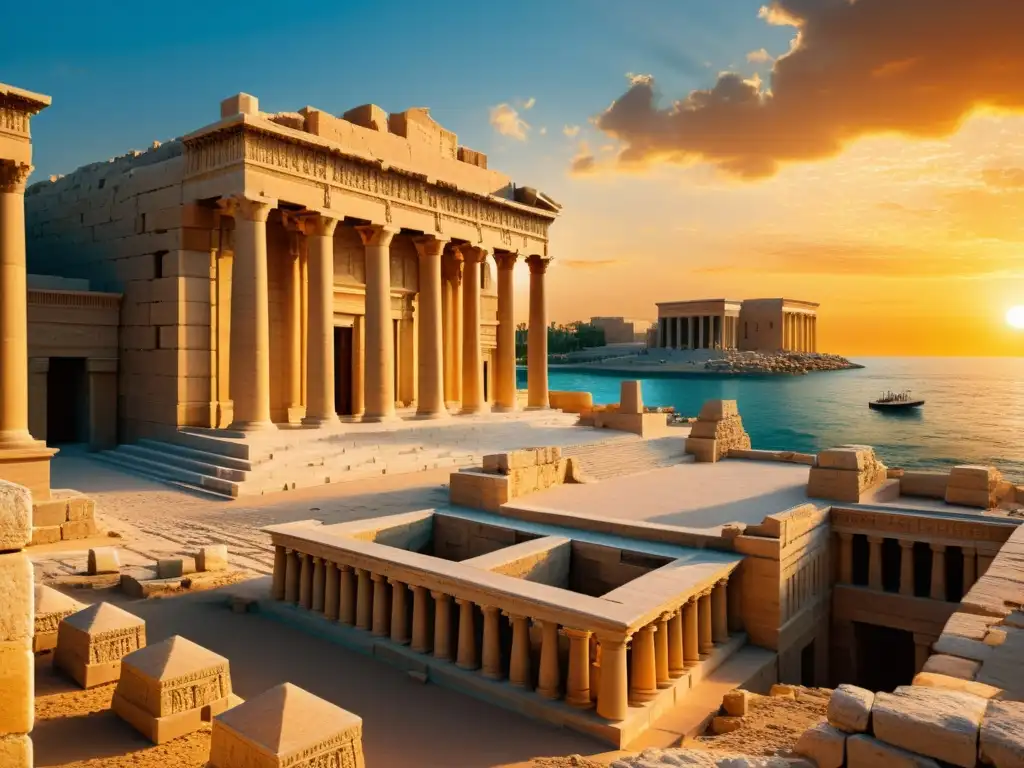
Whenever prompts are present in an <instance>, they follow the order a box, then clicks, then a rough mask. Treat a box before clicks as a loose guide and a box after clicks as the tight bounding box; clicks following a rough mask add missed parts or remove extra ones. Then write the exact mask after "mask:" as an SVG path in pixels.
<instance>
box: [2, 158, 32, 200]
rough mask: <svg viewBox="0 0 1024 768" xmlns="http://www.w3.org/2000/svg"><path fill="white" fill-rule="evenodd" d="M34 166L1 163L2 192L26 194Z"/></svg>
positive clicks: (7, 162)
mask: <svg viewBox="0 0 1024 768" xmlns="http://www.w3.org/2000/svg"><path fill="white" fill-rule="evenodd" d="M31 173H32V166H31V165H25V164H23V163H14V162H9V161H2V162H0V192H5V193H21V194H24V193H25V185H26V184H27V183H28V177H29V174H31Z"/></svg>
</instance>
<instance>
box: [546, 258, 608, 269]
mask: <svg viewBox="0 0 1024 768" xmlns="http://www.w3.org/2000/svg"><path fill="white" fill-rule="evenodd" d="M621 263H622V262H621V260H619V259H559V260H558V264H559V265H560V266H563V267H568V268H569V269H602V268H604V267H614V266H616V265H617V264H621Z"/></svg>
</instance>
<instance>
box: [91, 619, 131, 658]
mask: <svg viewBox="0 0 1024 768" xmlns="http://www.w3.org/2000/svg"><path fill="white" fill-rule="evenodd" d="M141 632H142V628H141V627H130V628H128V629H121V630H117V631H115V632H104V633H103V634H102V635H100V636H98V637H93V638H92V643H91V644H90V645H89V663H90V664H103V663H105V662H108V661H118V660H120V659H122V658H124V657H125V656H127V655H128V654H129V653H131V652H132V651H137V650H139V648H140V645H139V640H140V637H141Z"/></svg>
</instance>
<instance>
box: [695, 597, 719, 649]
mask: <svg viewBox="0 0 1024 768" xmlns="http://www.w3.org/2000/svg"><path fill="white" fill-rule="evenodd" d="M697 633H698V644H697V649H698V650H699V651H700V653H701V655H702V656H703V655H705V654H708V653H711V652H712V651H713V650H715V642H714V640H712V639H711V591H710V590H709V591H707V592H702V593H701V595H700V599H699V600H698V601H697Z"/></svg>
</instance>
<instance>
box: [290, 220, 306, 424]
mask: <svg viewBox="0 0 1024 768" xmlns="http://www.w3.org/2000/svg"><path fill="white" fill-rule="evenodd" d="M285 225H286V227H287V228H288V264H287V265H286V266H287V268H288V270H287V281H286V283H287V285H286V290H287V295H286V302H285V324H286V326H287V333H286V334H285V335H286V337H287V342H288V344H287V349H288V357H287V363H286V364H287V370H286V371H285V374H286V383H287V391H288V423H289V424H299V423H300V422H301V421H302V419H303V416H304V415H305V414H304V410H305V408H304V407H303V400H302V325H303V319H302V310H303V305H302V258H301V255H300V253H301V250H302V244H301V239H302V233H301V232H299V231H297V230H296V229H294V226H295V225H294V223H293V222H292V221H291V220H289V219H286V220H285Z"/></svg>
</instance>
